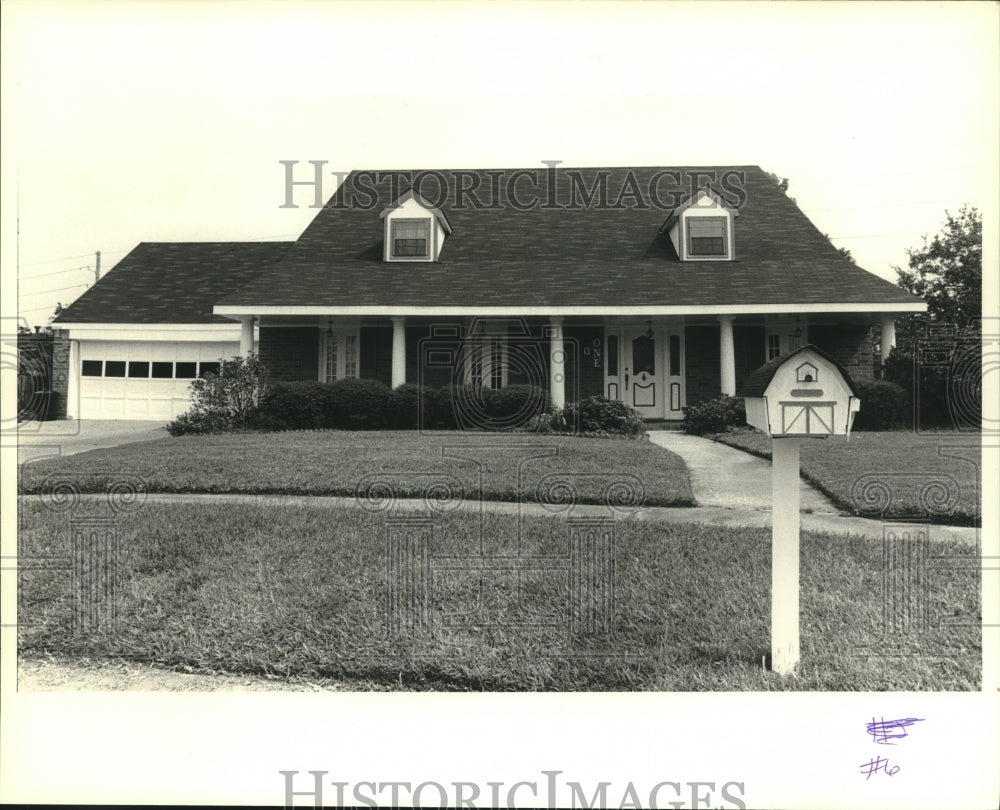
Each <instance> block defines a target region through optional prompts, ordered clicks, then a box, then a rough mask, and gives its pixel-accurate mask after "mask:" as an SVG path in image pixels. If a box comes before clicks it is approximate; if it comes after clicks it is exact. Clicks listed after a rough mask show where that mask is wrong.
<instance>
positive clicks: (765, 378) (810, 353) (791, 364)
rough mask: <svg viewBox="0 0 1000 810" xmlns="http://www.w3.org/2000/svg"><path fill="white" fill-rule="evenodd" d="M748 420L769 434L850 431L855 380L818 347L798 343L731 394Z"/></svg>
mask: <svg viewBox="0 0 1000 810" xmlns="http://www.w3.org/2000/svg"><path fill="white" fill-rule="evenodd" d="M736 396H738V397H743V398H744V401H745V402H746V410H747V423H748V424H750V425H752V426H753V427H755V428H757V429H758V430H762V431H764V432H765V433H767V434H768V435H769V436H778V437H780V436H817V437H819V436H850V435H851V425H852V424H853V423H854V414H856V413H857V412H858V410H859V409H860V407H861V400H860V399H859V398H858V392H857V389H856V388H855V386H854V381H853V380H851V376H850V375H849V374H848V373H847V371H846V370H845V369H844V367H843V366H841V365H840V363H838V362H837V361H836V360H834V359H833V358H832V357H830V356H829V355H828V354H827V353H826V352H824V351H823V350H822V349H818V348H816V347H815V346H813V345H806V346H803V347H802V348H801V349H796V350H795V351H793V352H789V353H788V354H784V355H781V356H780V357H776V358H774V360H771V361H770V362H769V363H766V364H765V365H763V366H761V367H760V368H759V369H757V370H756V371H755V372H754V373H753V374H751V375H750V376H749V377H748V378H747V380H746V382H745V383H744V384H743V388H742V389H741V390H740V391H738V392H737V393H736Z"/></svg>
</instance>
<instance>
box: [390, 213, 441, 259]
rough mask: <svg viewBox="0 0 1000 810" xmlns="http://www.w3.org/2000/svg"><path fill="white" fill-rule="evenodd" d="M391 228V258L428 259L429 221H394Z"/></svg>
mask: <svg viewBox="0 0 1000 810" xmlns="http://www.w3.org/2000/svg"><path fill="white" fill-rule="evenodd" d="M390 225H391V227H392V258H394V259H428V258H430V237H431V221H430V219H394V220H392V221H391V222H390Z"/></svg>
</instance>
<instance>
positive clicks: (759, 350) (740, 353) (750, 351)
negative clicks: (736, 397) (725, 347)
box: [733, 324, 765, 391]
mask: <svg viewBox="0 0 1000 810" xmlns="http://www.w3.org/2000/svg"><path fill="white" fill-rule="evenodd" d="M764 341H765V338H764V326H763V325H760V326H752V325H751V326H740V325H739V324H734V325H733V352H734V355H735V360H736V390H737V391H739V389H740V386H742V384H743V381H744V380H745V379H746V378H747V377H749V376H750V374H751V373H753V372H754V371H756V370H757V369H758V368H760V367H761V366H762V365H764V357H765V348H764Z"/></svg>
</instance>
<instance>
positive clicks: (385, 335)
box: [358, 326, 416, 385]
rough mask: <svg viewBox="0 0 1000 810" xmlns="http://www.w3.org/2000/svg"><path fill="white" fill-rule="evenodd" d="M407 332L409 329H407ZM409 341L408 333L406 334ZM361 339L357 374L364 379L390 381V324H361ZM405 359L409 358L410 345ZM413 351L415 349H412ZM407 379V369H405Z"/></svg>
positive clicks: (386, 383)
mask: <svg viewBox="0 0 1000 810" xmlns="http://www.w3.org/2000/svg"><path fill="white" fill-rule="evenodd" d="M407 332H409V330H407ZM406 337H407V343H409V337H410V336H409V334H407V336H406ZM359 339H360V340H361V365H360V368H359V369H358V373H359V375H360V376H361V377H362V378H363V379H366V380H378V381H379V382H381V383H384V384H385V385H389V384H391V383H392V327H391V326H362V327H361V332H360V337H359ZM406 348H407V359H409V354H410V346H407V347H406ZM413 351H416V349H414V350H413ZM406 378H407V379H410V377H409V369H407V377H406Z"/></svg>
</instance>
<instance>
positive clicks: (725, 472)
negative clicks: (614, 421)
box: [649, 430, 843, 515]
mask: <svg viewBox="0 0 1000 810" xmlns="http://www.w3.org/2000/svg"><path fill="white" fill-rule="evenodd" d="M649 440H650V441H651V442H653V444H657V445H659V446H660V447H663V448H665V449H667V450H669V451H671V452H672V453H676V454H677V455H679V456H680V457H681V458H682V459H684V463H685V464H687V466H688V470H689V471H690V472H691V489H692V490H693V491H694V497H695V500H697V501H698V505H699V506H716V507H722V508H724V509H764V510H767V511H768V512H770V511H771V462H770V461H767V460H766V459H763V458H758V457H757V456H754V455H751V454H750V453H744V452H743V451H742V450H736V449H735V448H733V447H728V446H727V445H724V444H719V443H718V442H713V441H710V440H709V439H703V438H701V437H700V436H689V435H688V434H686V433H681V432H680V431H677V430H651V431H649ZM799 498H800V509H801V511H803V512H810V513H830V514H834V515H839V514H843V512H842V511H841V510H840V509H838V508H837V507H836V506H835V505H834V504H833V503H832V502H831V501H830V500H829V499H828V498H827V497H826V496H825V495H823V494H822V493H821V492H820V491H819V490H817V489H816V488H814V487H813V486H812V485H811V484H809V483H808V482H807V481H805V480H802V481H801V482H800V486H799Z"/></svg>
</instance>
